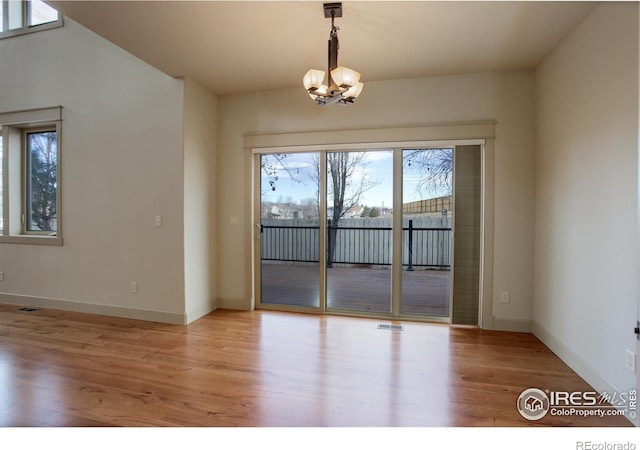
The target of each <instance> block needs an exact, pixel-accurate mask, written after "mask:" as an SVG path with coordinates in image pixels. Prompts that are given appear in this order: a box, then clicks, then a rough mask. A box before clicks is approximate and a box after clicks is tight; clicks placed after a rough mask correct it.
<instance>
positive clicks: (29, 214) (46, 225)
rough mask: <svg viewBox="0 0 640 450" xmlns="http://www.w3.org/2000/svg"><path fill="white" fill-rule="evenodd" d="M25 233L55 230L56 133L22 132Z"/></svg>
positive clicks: (56, 187) (53, 131)
mask: <svg viewBox="0 0 640 450" xmlns="http://www.w3.org/2000/svg"><path fill="white" fill-rule="evenodd" d="M25 141H26V142H25V143H26V151H25V168H26V174H25V200H26V207H25V229H24V231H25V233H40V232H55V231H56V230H57V208H56V206H57V190H58V177H57V171H58V151H57V149H58V133H56V131H55V130H48V131H37V132H26V133H25Z"/></svg>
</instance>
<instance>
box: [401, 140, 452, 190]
mask: <svg viewBox="0 0 640 450" xmlns="http://www.w3.org/2000/svg"><path fill="white" fill-rule="evenodd" d="M403 160H404V161H403V164H404V167H405V169H406V168H409V167H411V168H412V169H414V170H416V169H417V171H419V177H420V179H419V181H418V183H417V186H416V189H417V190H418V192H420V193H421V194H427V195H435V196H445V195H451V194H452V192H453V149H451V148H430V149H419V150H410V151H406V152H405V153H404V156H403Z"/></svg>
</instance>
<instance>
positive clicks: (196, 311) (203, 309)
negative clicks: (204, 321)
mask: <svg viewBox="0 0 640 450" xmlns="http://www.w3.org/2000/svg"><path fill="white" fill-rule="evenodd" d="M216 309H217V306H216V304H215V302H214V301H210V302H208V303H205V304H202V305H198V306H196V307H195V308H189V310H188V311H187V315H186V323H187V324H189V323H191V322H194V321H196V320H198V319H199V318H201V317H204V316H206V315H207V314H209V313H210V312H212V311H215V310H216Z"/></svg>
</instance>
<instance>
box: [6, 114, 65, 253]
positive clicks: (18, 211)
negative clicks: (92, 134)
mask: <svg viewBox="0 0 640 450" xmlns="http://www.w3.org/2000/svg"><path fill="white" fill-rule="evenodd" d="M0 130H1V132H2V142H3V149H2V155H3V159H2V165H3V168H2V173H3V179H2V180H1V182H2V184H3V189H2V192H3V199H2V211H0V213H1V214H2V216H3V228H2V230H0V244H2V243H13V244H15V243H20V244H42V245H62V243H63V240H62V217H61V216H62V214H61V211H62V182H61V181H62V178H61V173H62V170H61V168H62V159H61V156H62V107H61V106H58V107H53V108H43V109H36V110H29V111H17V112H8V113H0ZM43 131H51V132H53V131H55V133H56V166H57V168H56V231H37V230H36V231H29V230H27V228H26V227H27V217H26V215H27V214H28V207H27V192H28V188H27V183H28V182H29V180H30V175H29V173H28V167H27V134H29V133H34V132H43Z"/></svg>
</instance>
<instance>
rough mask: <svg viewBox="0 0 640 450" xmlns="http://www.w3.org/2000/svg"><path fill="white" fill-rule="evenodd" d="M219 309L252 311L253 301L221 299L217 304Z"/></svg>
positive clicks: (246, 299) (248, 299)
mask: <svg viewBox="0 0 640 450" xmlns="http://www.w3.org/2000/svg"><path fill="white" fill-rule="evenodd" d="M216 303H217V304H218V308H222V309H237V310H240V311H251V310H252V309H253V308H252V307H251V299H250V298H219V299H218V300H217V302H216Z"/></svg>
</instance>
